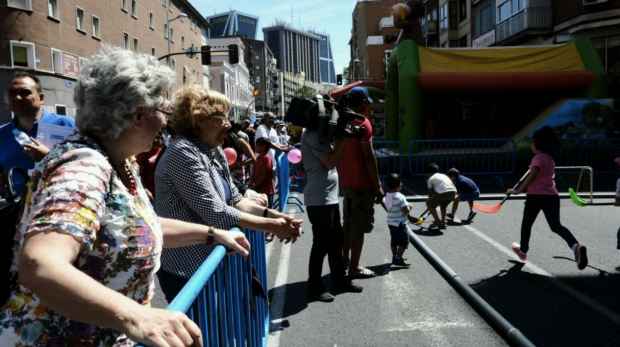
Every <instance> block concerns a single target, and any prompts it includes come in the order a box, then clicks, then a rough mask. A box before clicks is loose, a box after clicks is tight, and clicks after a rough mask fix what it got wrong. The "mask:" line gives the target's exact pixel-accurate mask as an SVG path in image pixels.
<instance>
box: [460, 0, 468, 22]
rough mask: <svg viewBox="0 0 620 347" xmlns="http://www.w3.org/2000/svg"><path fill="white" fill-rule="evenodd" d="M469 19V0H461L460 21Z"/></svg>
mask: <svg viewBox="0 0 620 347" xmlns="http://www.w3.org/2000/svg"><path fill="white" fill-rule="evenodd" d="M465 19H467V0H459V22H462V21H464V20H465Z"/></svg>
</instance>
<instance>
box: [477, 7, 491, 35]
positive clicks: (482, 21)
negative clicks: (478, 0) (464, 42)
mask: <svg viewBox="0 0 620 347" xmlns="http://www.w3.org/2000/svg"><path fill="white" fill-rule="evenodd" d="M491 11H493V10H492V9H491V5H488V6H486V7H484V8H483V9H481V10H480V15H479V16H476V35H481V34H484V33H485V32H487V31H488V30H489V29H491V28H492V27H493V25H494V24H495V23H493V12H491Z"/></svg>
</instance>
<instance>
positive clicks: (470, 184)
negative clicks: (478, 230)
mask: <svg viewBox="0 0 620 347" xmlns="http://www.w3.org/2000/svg"><path fill="white" fill-rule="evenodd" d="M446 175H447V176H448V177H450V180H452V183H454V186H455V187H456V189H457V190H458V192H459V195H457V196H456V198H455V199H454V203H453V204H452V213H448V214H447V215H446V217H448V218H449V219H454V215H455V214H456V210H457V209H458V208H459V202H461V201H467V203H468V204H469V215H468V216H467V222H468V223H469V222H471V221H472V220H473V219H474V217H475V216H476V212H475V211H474V201H475V200H476V199H478V198H479V197H480V190H479V189H478V186H477V185H476V183H474V181H472V180H471V179H469V178H467V177H465V176H463V175H461V174H460V173H459V170H457V169H455V168H452V169H450V170H448V173H447V174H446Z"/></svg>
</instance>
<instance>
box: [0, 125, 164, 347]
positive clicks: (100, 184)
mask: <svg viewBox="0 0 620 347" xmlns="http://www.w3.org/2000/svg"><path fill="white" fill-rule="evenodd" d="M52 152H53V153H50V154H49V155H48V156H47V157H45V159H44V160H42V161H41V162H40V163H39V164H37V166H36V167H35V172H34V175H33V178H32V180H31V181H30V183H28V193H27V195H26V198H25V208H24V211H23V215H22V217H21V219H20V223H19V224H18V227H17V233H16V235H15V241H16V242H15V245H14V248H13V251H14V253H13V266H12V271H13V272H14V273H15V272H16V271H17V261H18V259H19V251H20V249H21V246H22V244H23V242H24V236H25V235H26V233H29V232H33V231H56V232H62V233H67V234H70V235H73V236H75V237H77V238H78V239H81V240H82V244H83V246H82V249H81V251H80V253H79V255H78V258H77V261H76V266H77V268H79V269H80V270H81V271H82V272H84V273H85V274H87V275H88V276H90V277H92V278H93V279H95V280H96V281H98V282H99V283H101V284H103V285H105V286H106V287H108V288H110V289H112V290H115V291H117V292H119V293H121V294H123V295H125V296H127V297H129V298H131V299H133V300H135V301H137V302H138V303H140V304H142V305H148V304H149V303H150V300H151V297H152V295H153V276H154V274H155V272H156V271H157V270H158V268H159V257H160V254H161V249H162V239H163V238H162V233H161V228H160V226H159V224H158V222H157V216H156V215H155V212H154V211H153V208H152V206H151V204H150V202H149V200H148V198H147V196H146V193H145V192H144V189H142V186H141V185H140V184H139V183H138V184H139V188H138V195H137V196H132V195H131V194H129V192H128V190H127V189H126V188H125V187H124V186H123V184H122V183H121V181H120V179H119V178H118V176H117V175H116V172H115V171H114V170H112V168H111V166H110V164H109V162H108V160H107V155H106V154H105V153H104V152H103V151H102V150H101V149H100V148H99V146H97V144H95V142H94V141H92V140H91V139H88V138H86V137H83V136H81V135H79V134H76V135H72V136H70V137H69V138H68V139H67V140H66V141H65V142H64V143H62V144H61V145H58V146H56V147H54V149H52ZM136 177H137V175H136ZM93 314H96V312H93ZM133 345H134V343H133V342H132V341H130V340H129V339H128V338H127V337H126V336H124V335H122V334H120V333H119V332H117V331H115V330H112V329H107V328H103V327H97V326H93V325H90V324H84V323H79V322H75V321H72V320H70V319H68V318H66V317H63V316H61V315H60V314H58V313H56V312H54V311H53V310H51V309H50V308H48V307H46V306H45V304H43V303H42V302H41V301H40V300H39V299H38V298H37V296H36V295H35V294H34V293H32V292H31V291H29V290H28V289H27V288H25V287H22V286H21V285H19V283H18V285H17V287H16V288H15V289H14V290H13V292H12V293H11V298H10V299H9V301H8V302H7V303H5V304H4V306H2V308H1V310H0V346H3V347H5V346H15V347H25V346H47V347H55V346H58V347H60V346H89V347H90V346H93V347H94V346H102V347H103V346H105V347H108V346H114V347H119V346H133Z"/></svg>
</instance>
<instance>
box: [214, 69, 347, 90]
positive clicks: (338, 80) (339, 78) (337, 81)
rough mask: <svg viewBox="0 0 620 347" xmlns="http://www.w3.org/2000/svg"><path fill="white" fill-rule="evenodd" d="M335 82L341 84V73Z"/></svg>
mask: <svg viewBox="0 0 620 347" xmlns="http://www.w3.org/2000/svg"><path fill="white" fill-rule="evenodd" d="M203 65H204V64H203ZM336 84H337V85H339V86H341V85H342V75H336Z"/></svg>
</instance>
